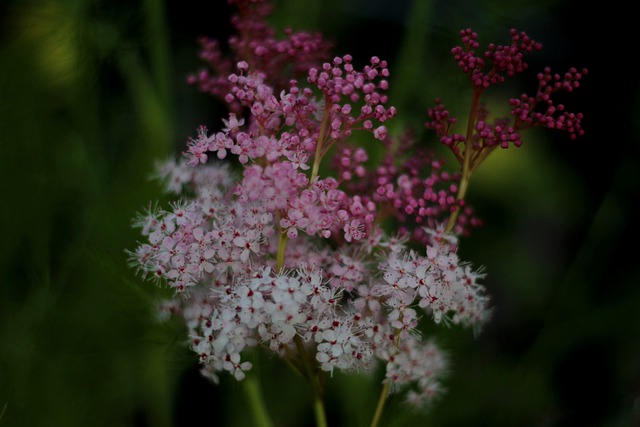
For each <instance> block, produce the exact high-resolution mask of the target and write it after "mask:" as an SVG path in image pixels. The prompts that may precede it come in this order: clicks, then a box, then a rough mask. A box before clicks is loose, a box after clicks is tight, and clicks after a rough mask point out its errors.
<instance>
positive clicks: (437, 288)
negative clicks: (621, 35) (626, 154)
mask: <svg viewBox="0 0 640 427" xmlns="http://www.w3.org/2000/svg"><path fill="white" fill-rule="evenodd" d="M233 3H235V4H236V5H237V6H238V8H239V10H240V11H241V12H242V13H240V14H239V15H238V16H236V17H235V18H234V24H235V25H236V27H237V28H238V29H242V31H241V34H242V37H244V38H242V37H240V36H238V37H240V38H238V37H234V38H232V39H231V40H230V41H229V44H230V46H231V47H233V48H234V52H235V53H234V54H235V55H236V58H235V59H237V61H236V63H235V68H234V69H231V67H230V65H229V61H230V60H229V59H228V58H223V57H222V55H221V53H220V51H219V49H218V45H217V44H216V43H213V42H210V41H207V42H206V43H205V45H204V50H203V56H205V57H206V58H207V61H208V62H209V63H210V65H211V66H212V69H213V70H214V71H218V72H220V71H223V72H224V74H222V75H218V74H216V75H215V76H212V75H210V74H208V73H201V74H199V77H198V78H197V79H196V80H197V81H198V82H199V83H200V86H201V88H202V89H203V90H205V91H207V92H209V93H212V94H214V95H216V96H218V98H219V99H220V100H221V101H223V102H224V103H226V105H227V107H228V109H229V113H228V116H227V117H225V118H224V119H222V126H220V130H219V131H218V132H209V130H208V129H207V128H206V127H204V126H202V127H200V128H199V129H198V130H197V136H196V137H195V138H190V139H189V140H188V141H187V144H186V150H185V151H184V158H182V159H180V160H170V161H168V162H166V163H164V164H162V165H161V166H160V168H159V174H160V176H161V178H162V180H163V181H164V182H165V184H166V189H167V191H169V192H170V193H172V194H174V195H175V197H176V200H177V201H175V202H174V203H172V204H171V205H170V207H169V208H166V209H162V208H157V207H156V208H153V209H150V210H149V211H148V212H146V213H145V214H144V215H141V216H140V217H139V218H138V220H137V223H136V225H137V226H138V227H139V228H140V229H141V233H142V235H143V236H144V238H145V241H144V242H142V243H141V244H140V245H139V246H138V248H137V249H136V250H135V251H132V252H131V260H132V264H133V265H135V266H136V267H137V268H138V269H139V270H140V271H141V272H142V273H143V274H144V275H147V276H149V277H153V278H155V279H156V280H157V281H159V282H161V283H164V284H166V285H168V286H169V287H170V288H172V289H173V290H174V291H175V296H174V298H173V299H172V300H170V301H167V302H166V303H165V304H164V306H163V309H164V310H165V312H166V313H170V314H172V315H174V316H178V317H180V318H181V319H183V321H184V322H185V324H186V326H187V328H188V331H189V340H190V346H191V348H192V349H193V350H194V351H195V353H196V354H197V355H198V357H199V359H200V361H201V363H202V371H203V373H204V374H205V375H206V376H208V377H210V378H212V379H213V380H215V381H217V380H218V378H219V375H220V373H222V372H228V373H229V374H231V375H233V376H234V377H235V378H237V379H238V380H242V379H243V378H244V377H245V375H246V372H247V371H248V370H250V369H251V367H252V366H251V363H250V362H248V361H246V360H245V359H244V355H243V352H244V351H245V350H246V349H248V348H252V347H262V348H264V349H265V350H267V351H270V352H273V353H275V354H278V355H279V356H281V357H282V358H286V359H287V360H288V362H289V363H290V364H291V365H292V366H294V367H295V368H296V369H297V370H299V371H300V372H301V373H303V375H305V376H306V377H307V379H309V380H310V381H311V382H312V383H313V382H314V378H316V377H317V376H320V375H322V373H323V372H333V371H334V370H336V369H340V370H345V371H358V372H363V371H367V370H369V369H371V368H372V367H373V366H375V364H376V362H381V363H382V365H383V366H384V367H385V384H386V387H387V388H386V389H385V390H389V388H388V387H389V386H390V385H394V387H393V390H401V389H405V388H410V391H409V392H408V393H407V399H408V401H410V402H412V403H414V404H416V405H423V404H425V403H428V402H430V401H431V400H432V399H433V397H434V396H436V395H437V394H438V392H439V391H440V390H441V389H442V386H441V383H440V379H441V376H442V374H443V373H444V372H445V371H446V369H447V362H446V357H445V356H444V354H443V353H442V351H441V350H440V349H439V348H438V346H437V344H436V343H435V342H434V341H433V340H431V339H428V338H427V337H423V336H422V333H421V332H420V329H419V324H420V323H421V322H422V321H424V320H425V319H431V321H433V322H435V323H436V324H448V325H457V324H459V325H463V326H468V327H474V328H478V327H481V326H482V325H483V324H484V323H485V322H486V321H487V319H488V318H489V313H490V310H489V301H488V298H487V296H486V295H485V288H484V287H483V285H482V284H481V281H482V279H483V277H484V274H483V273H482V272H481V271H479V270H475V269H473V268H472V266H471V265H470V264H469V263H467V262H464V261H462V260H460V259H459V257H458V255H457V247H458V236H460V235H467V234H468V232H469V229H470V228H472V227H476V226H479V225H480V224H481V221H480V220H479V219H478V218H476V217H475V215H474V213H473V210H472V209H471V207H470V206H468V205H467V204H466V203H465V200H464V193H465V191H466V188H467V185H468V179H469V177H470V173H471V172H472V171H473V169H475V167H477V164H478V163H477V162H479V161H480V160H481V159H482V158H484V157H486V151H485V149H486V148H492V147H494V146H496V145H500V146H503V147H506V146H508V145H509V143H513V144H515V145H518V144H519V141H520V136H519V134H518V133H517V132H518V130H520V129H523V128H526V127H530V126H534V125H538V124H543V125H546V126H547V127H555V128H559V129H564V130H567V131H569V132H570V133H572V134H579V133H580V132H579V128H580V126H579V121H580V119H581V116H579V115H566V113H565V115H561V116H560V117H557V118H551V117H552V116H553V115H554V113H557V112H559V111H560V112H561V111H562V110H563V109H562V108H561V106H554V104H553V103H552V102H551V100H550V95H551V94H552V93H554V92H556V91H559V90H571V89H573V88H576V87H578V82H579V80H580V78H581V76H582V74H584V73H578V72H576V71H571V72H569V73H568V74H567V75H565V76H564V78H560V77H558V76H551V75H550V74H549V72H548V71H545V73H543V74H541V76H540V77H539V81H540V88H539V93H538V95H536V96H534V97H527V96H522V97H521V98H520V99H519V100H518V101H512V106H513V114H514V116H516V124H515V125H514V126H513V127H510V126H509V125H508V124H507V122H505V121H501V120H497V121H496V122H495V124H494V125H488V124H487V122H486V117H487V115H488V112H486V110H484V109H483V108H481V106H480V104H479V103H478V102H477V98H478V97H479V94H480V93H481V91H482V90H483V89H485V88H486V87H488V85H490V84H494V83H499V82H501V81H503V80H504V78H505V76H506V77H509V76H512V75H513V74H515V73H517V72H520V71H522V70H523V69H524V68H526V63H525V62H524V61H523V54H524V53H528V52H530V51H532V50H535V49H539V48H540V46H539V44H538V43H536V42H534V41H533V40H531V39H530V38H529V37H528V36H527V35H526V34H524V33H519V32H516V31H512V44H511V46H507V47H504V46H495V45H491V46H490V47H489V49H488V50H487V52H486V53H485V54H484V56H483V57H476V55H475V53H474V49H475V48H477V47H478V46H477V42H476V38H477V35H475V33H473V32H471V31H470V30H464V31H463V32H462V36H463V43H464V48H462V47H459V48H456V49H454V50H453V54H454V56H455V58H456V60H457V61H458V63H459V65H460V67H461V68H462V69H463V71H464V72H466V73H468V74H469V75H470V76H471V83H472V86H473V87H474V88H475V91H474V101H473V103H472V105H473V106H474V108H475V110H473V113H472V119H471V120H470V127H469V129H468V135H467V137H464V136H462V135H458V134H454V133H451V129H450V128H451V126H452V125H453V124H455V122H456V121H455V119H454V118H452V117H450V115H449V112H448V111H446V110H445V109H444V107H443V106H442V104H441V103H439V102H438V103H437V105H436V107H435V108H432V109H431V110H429V116H430V117H431V119H432V121H431V122H429V123H427V125H426V126H427V127H429V128H432V129H434V130H435V131H436V134H437V135H438V136H439V138H440V140H441V141H442V142H443V143H444V144H446V145H447V146H449V147H450V148H451V149H452V151H453V152H454V154H455V155H456V157H457V158H458V160H459V161H460V165H461V169H460V170H459V171H455V172H449V171H447V170H446V169H445V168H444V166H445V164H444V161H442V160H441V159H437V158H436V157H435V156H434V155H433V154H432V153H430V152H426V151H425V150H423V149H421V148H420V147H415V144H414V143H415V141H413V140H412V139H411V138H410V137H406V136H401V137H396V136H394V135H391V134H390V133H389V132H388V130H387V127H386V126H385V123H386V122H387V121H388V120H391V119H393V117H394V116H395V115H396V109H395V108H394V107H393V106H390V105H388V97H387V95H386V94H385V93H386V91H387V89H388V87H389V83H388V78H389V74H390V72H389V68H388V64H387V63H386V61H384V60H381V59H379V58H377V57H373V58H371V59H370V61H369V62H368V63H367V65H365V66H364V67H356V66H355V65H354V60H353V58H352V57H351V56H350V55H343V56H336V57H334V59H333V60H332V61H330V62H324V63H317V64H316V63H313V62H314V61H315V60H316V59H318V58H319V56H321V54H322V53H324V52H326V51H327V50H328V46H327V45H325V44H323V42H322V40H321V39H320V38H319V37H312V36H309V35H307V34H298V33H294V32H292V31H290V30H288V31H287V32H286V33H285V36H286V39H285V40H283V41H278V40H275V39H274V34H275V33H274V32H273V31H272V30H270V29H269V28H268V27H267V26H266V24H265V23H264V22H263V19H264V17H265V16H266V14H267V12H268V8H267V4H266V3H265V2H264V1H256V0H236V1H234V2H233ZM250 10H257V11H259V13H257V14H255V15H252V14H251V13H249V12H248V11H250ZM303 53H304V54H303ZM316 54H317V55H316ZM238 56H239V58H237V57H238ZM287 61H293V62H294V65H295V66H294V67H292V68H291V69H290V70H291V71H292V72H293V74H292V75H290V76H289V77H288V80H287V81H286V83H285V82H284V81H283V72H284V70H283V64H284V63H285V62H287ZM487 63H490V64H493V68H492V69H491V71H489V72H486V73H484V71H483V70H484V67H485V65H486V64H487ZM302 69H306V76H304V77H302V78H297V77H296V74H298V73H299V72H300V71H301V70H302ZM192 80H193V79H192ZM196 80H193V81H194V82H195V81H196ZM541 102H543V103H546V105H547V111H546V112H544V113H535V112H534V107H535V105H537V104H538V103H541ZM357 131H362V132H363V133H364V135H365V136H367V133H368V139H369V141H370V142H369V143H366V144H363V145H361V146H354V145H353V144H352V143H351V139H352V138H351V137H352V135H353V132H357ZM374 151H375V152H377V153H381V154H382V156H381V158H382V160H381V161H380V163H378V164H376V165H371V164H370V158H371V157H372V156H371V154H372V153H373V152H374ZM379 157H380V156H379ZM230 158H235V159H236V160H237V161H236V162H231V161H229V160H230ZM327 158H328V159H330V163H329V164H330V165H331V166H332V167H330V168H329V169H328V170H326V171H325V170H324V169H322V168H321V164H322V163H323V162H322V161H323V159H327ZM470 159H471V161H470ZM326 163H327V162H325V166H326ZM232 164H233V165H235V166H236V167H235V168H232V166H231V165H232ZM389 224H391V227H390V226H389Z"/></svg>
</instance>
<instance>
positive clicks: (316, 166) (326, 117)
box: [309, 102, 331, 184]
mask: <svg viewBox="0 0 640 427" xmlns="http://www.w3.org/2000/svg"><path fill="white" fill-rule="evenodd" d="M330 111H331V105H330V104H329V103H328V102H327V103H326V104H325V106H324V112H323V113H322V124H321V125H320V131H319V133H318V142H316V154H315V156H314V158H313V168H312V169H311V178H309V184H311V183H313V180H314V179H316V176H318V171H319V170H320V161H321V160H322V144H323V143H324V138H325V134H326V132H327V123H328V122H329V112H330Z"/></svg>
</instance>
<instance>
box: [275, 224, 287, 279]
mask: <svg viewBox="0 0 640 427" xmlns="http://www.w3.org/2000/svg"><path fill="white" fill-rule="evenodd" d="M287 240H289V238H288V237H287V233H285V232H283V231H281V232H280V235H279V236H278V253H277V254H276V270H277V271H280V270H281V269H282V267H284V251H285V249H287Z"/></svg>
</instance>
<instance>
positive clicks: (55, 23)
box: [0, 0, 640, 427]
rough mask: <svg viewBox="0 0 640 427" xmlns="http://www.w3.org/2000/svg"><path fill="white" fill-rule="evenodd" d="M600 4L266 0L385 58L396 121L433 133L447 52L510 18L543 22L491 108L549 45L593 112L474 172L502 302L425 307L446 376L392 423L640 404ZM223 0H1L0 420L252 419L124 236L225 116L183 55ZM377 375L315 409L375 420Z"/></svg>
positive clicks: (275, 408)
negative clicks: (459, 321) (161, 174)
mask: <svg viewBox="0 0 640 427" xmlns="http://www.w3.org/2000/svg"><path fill="white" fill-rule="evenodd" d="M606 6H607V7H602V8H600V7H598V9H597V10H596V9H593V10H591V11H585V10H584V6H583V5H582V4H581V3H578V2H576V1H574V2H572V1H564V2H562V1H552V0H546V1H545V0H543V1H535V2H533V1H529V2H527V1H518V0H481V1H466V2H465V1H460V0H457V1H445V0H440V1H437V0H427V1H420V0H414V1H411V0H394V1H383V0H376V1H373V0H369V1H367V0H351V1H339V0H325V1H321V0H306V1H305V2H296V1H289V2H287V1H278V2H277V9H276V13H275V15H274V16H273V21H272V22H273V24H274V25H275V26H276V27H278V28H283V27H285V26H292V27H293V28H294V29H309V30H318V31H322V32H324V33H325V35H326V36H327V38H329V39H331V40H334V41H335V43H336V49H335V52H336V54H343V53H351V54H353V55H354V57H356V58H360V60H361V61H364V60H365V59H366V58H368V57H370V56H371V55H378V56H380V57H382V58H385V59H388V60H389V62H390V69H391V72H392V80H391V84H392V92H391V102H392V103H393V104H394V105H397V106H398V109H399V117H398V120H396V123H395V125H396V127H395V128H392V130H396V131H397V130H398V129H399V128H401V127H405V126H411V127H414V128H415V129H416V131H417V132H418V134H419V135H420V137H421V138H422V139H423V140H424V141H425V143H428V144H432V145H433V146H435V139H434V138H433V136H432V135H429V134H427V133H426V132H423V129H422V123H423V122H424V120H425V119H426V117H427V116H426V110H427V108H428V107H429V106H431V105H432V103H433V99H434V98H435V97H436V96H439V97H441V98H442V99H443V101H444V103H445V105H447V106H449V107H450V108H451V110H453V112H454V114H458V115H460V116H463V115H464V114H465V112H466V110H465V108H466V105H467V102H468V97H467V96H468V91H467V88H466V86H465V83H464V78H463V77H462V76H461V75H459V74H460V73H458V71H457V69H456V67H455V64H454V63H453V60H452V59H451V58H450V57H449V55H448V50H449V49H450V48H451V47H453V46H454V45H456V44H458V38H457V31H458V30H459V29H461V28H465V27H471V28H472V29H474V30H475V31H477V32H478V33H479V34H480V40H481V42H488V41H496V42H502V43H506V42H507V41H508V39H507V37H508V35H507V34H508V33H507V32H508V29H509V28H511V27H516V28H518V29H521V30H524V31H527V32H528V33H529V34H530V35H531V36H532V37H533V38H534V39H536V40H538V41H540V42H542V43H543V46H544V50H543V51H542V52H540V53H538V54H536V55H534V57H532V59H531V61H530V63H531V71H532V72H531V73H527V74H525V76H523V78H522V79H520V80H519V82H518V83H516V84H511V85H507V86H505V87H504V91H496V92H493V93H492V94H491V95H490V96H489V97H488V98H487V99H488V100H489V101H490V102H491V103H493V102H494V101H496V104H495V105H496V108H500V107H499V106H500V104H498V103H497V100H501V99H506V98H505V97H506V96H509V95H517V94H519V93H520V92H521V91H522V90H525V89H526V90H530V89H532V88H533V87H534V85H535V81H534V73H533V72H535V71H537V70H540V69H541V68H542V67H544V66H551V67H552V69H553V70H554V71H558V72H562V71H564V70H566V69H567V68H568V67H570V66H576V67H578V68H581V67H587V68H589V70H590V74H589V76H588V77H587V78H586V79H585V81H584V85H583V87H582V88H581V89H580V90H579V91H578V92H576V93H575V94H573V95H572V96H571V97H568V98H567V99H566V104H567V105H568V106H569V109H570V110H574V111H583V112H584V113H585V116H586V117H585V120H584V127H585V130H586V132H587V134H586V135H585V137H583V138H581V139H579V140H576V141H570V140H569V139H568V138H567V137H566V135H564V134H556V133H552V132H541V131H534V132H531V133H529V134H527V135H526V136H525V144H524V146H523V147H522V148H520V149H511V150H507V151H505V152H500V153H497V154H496V155H495V156H493V157H492V158H491V159H490V160H489V161H488V162H487V164H486V165H484V166H483V167H482V168H481V169H480V172H479V173H478V175H477V178H474V181H473V183H472V186H471V190H470V198H471V200H472V202H473V203H474V205H475V206H476V210H477V212H478V214H479V215H481V216H482V217H483V218H484V219H485V221H486V224H487V225H486V227H484V228H482V229H480V230H478V231H476V232H475V233H474V234H473V236H472V237H471V238H469V239H465V240H463V242H462V247H461V252H462V253H463V257H464V258H465V259H467V260H470V261H473V262H474V264H475V265H484V266H485V267H486V270H487V272H488V277H487V279H486V286H487V288H488V289H489V293H490V295H491V296H492V299H493V304H494V307H495V308H494V317H493V320H492V322H491V323H490V324H489V325H488V327H487V328H486V329H485V330H484V331H483V332H482V333H481V334H480V335H479V336H477V337H474V336H473V335H472V333H471V332H470V331H466V330H458V329H455V328H454V329H450V330H442V329H439V330H437V331H436V335H437V337H438V340H439V342H440V343H441V345H442V346H443V347H445V348H447V349H448V350H449V351H450V352H451V353H450V354H451V362H452V372H451V374H450V376H449V377H448V378H447V380H446V386H447V389H448V392H447V394H446V395H445V396H443V398H442V399H441V400H440V402H439V403H438V405H437V406H435V407H434V408H433V409H432V410H431V411H430V412H429V413H426V414H425V413H418V412H412V411H410V410H408V409H407V408H406V407H405V406H403V405H402V404H401V402H400V401H399V399H397V398H391V400H390V401H389V406H388V407H387V411H386V413H385V417H384V419H383V424H384V425H389V426H409V425H411V426H413V425H420V426H422V425H425V426H434V427H435V426H474V427H477V426H612V427H613V426H640V315H639V314H638V307H639V304H640V283H639V282H640V280H639V279H640V274H639V268H638V266H637V264H638V256H637V255H638V250H637V246H638V240H637V233H636V232H635V224H634V223H633V221H634V220H635V219H636V217H637V214H638V208H637V207H636V206H635V205H636V203H635V201H636V200H637V198H638V189H637V183H638V177H639V176H640V175H639V174H638V168H639V167H640V162H639V161H638V140H637V136H638V128H637V126H636V125H635V120H634V119H635V117H636V115H637V114H638V105H637V101H638V98H637V93H638V91H637V83H638V73H637V71H636V70H635V69H634V68H633V67H632V66H631V64H630V63H629V59H628V58H629V55H628V53H630V52H632V47H633V45H632V42H633V34H632V32H633V24H632V19H633V14H632V13H630V11H627V10H626V9H625V8H624V7H614V6H615V5H614V4H612V3H608V4H607V5H606ZM578 11H581V12H580V13H578ZM229 12H230V8H229V7H228V5H227V4H226V2H224V1H209V2H196V1H194V0H186V1H180V2H179V1H161V0H146V1H141V2H111V1H106V0H49V1H18V0H4V1H3V2H0V200H1V201H2V202H1V203H2V205H1V207H0V213H1V216H0V239H1V242H2V245H1V246H0V426H61V427H75V426H148V427H156V426H158V427H166V426H190V425H208V426H239V425H242V426H244V425H251V422H252V421H251V418H250V416H249V415H248V411H247V405H246V403H245V402H246V401H245V400H244V399H245V395H244V392H243V390H242V388H241V387H240V386H239V384H237V382H236V381H235V380H233V379H229V378H223V379H222V383H221V385H220V386H213V385H211V384H209V383H207V382H206V381H205V380H204V379H201V378H200V377H199V375H198V372H197V368H198V367H197V363H196V360H195V358H194V357H193V356H192V354H191V352H190V351H189V350H187V349H185V348H184V347H183V346H182V340H183V339H184V337H183V331H182V329H181V328H180V327H179V326H178V325H175V324H172V323H158V322H156V321H155V319H154V312H153V304H154V303H155V302H156V301H157V299H158V298H160V297H162V296H163V292H165V291H164V290H162V289H158V288H156V287H155V286H154V285H153V284H151V283H148V282H143V281H142V280H141V279H140V278H139V277H136V276H135V272H134V271H133V270H132V269H130V268H129V267H128V266H127V258H126V254H125V252H124V250H125V249H126V248H128V249H133V248H134V247H135V246H136V242H137V239H138V235H137V232H136V230H133V229H132V228H131V219H132V218H133V217H134V216H135V214H136V213H138V212H140V211H141V210H142V209H144V208H145V207H146V206H147V205H148V204H149V201H151V200H157V199H162V198H163V195H162V193H161V188H160V186H159V185H158V184H157V183H156V182H154V181H151V180H150V179H149V176H150V174H151V172H152V168H153V164H154V162H155V161H156V160H158V159H162V158H166V157H167V156H170V155H173V154H175V153H178V152H179V151H180V150H181V149H182V148H183V146H184V143H185V141H186V139H187V137H188V136H191V135H194V134H195V128H196V127H197V126H198V125H200V124H205V125H207V126H208V127H209V128H211V129H217V128H218V126H219V125H218V123H219V119H220V113H221V109H220V106H219V105H218V104H216V102H215V101H214V100H213V99H212V98H210V97H208V96H206V95H203V94H200V93H198V91H197V90H196V89H195V88H193V87H189V86H188V85H187V84H186V83H185V77H186V75H187V73H190V72H193V71H195V70H197V69H198V68H200V67H201V66H202V65H203V64H202V63H201V62H200V61H199V60H198V58H197V52H198V44H197V42H196V38H197V37H198V36H200V35H207V36H210V37H221V38H226V37H227V36H228V35H229V31H230V26H229V23H228V16H229ZM585 12H586V13H585ZM578 15H580V17H578ZM503 92H504V93H503ZM502 108H504V107H502ZM451 164H453V163H451ZM250 356H251V357H252V358H253V359H254V361H256V363H257V365H258V366H257V368H256V371H257V372H258V373H259V374H260V378H261V381H262V387H263V389H264V390H265V395H266V396H265V398H266V401H267V404H268V406H269V409H270V411H271V413H272V415H273V418H274V422H275V425H277V426H291V427H293V426H306V425H311V422H312V421H311V420H312V417H311V412H310V409H309V406H308V403H309V400H308V397H307V395H306V394H305V388H304V384H303V383H302V382H301V381H300V380H299V379H297V378H295V377H294V376H293V375H292V374H291V373H290V372H289V371H288V370H287V368H286V367H284V366H282V365H281V364H280V363H278V361H276V360H273V359H271V358H269V357H266V356H264V355H260V354H252V355H250ZM379 380H380V377H379V372H377V373H376V372H374V373H373V374H372V375H369V376H364V375H362V376H343V375H340V374H336V375H335V376H334V378H332V379H331V380H330V381H329V386H328V402H327V403H328V408H329V419H330V425H332V426H360V425H362V426H364V425H367V423H368V421H369V420H370V418H371V415H372V411H373V407H374V404H375V400H376V399H377V392H378V387H377V384H378V382H379ZM196 423H197V424H196Z"/></svg>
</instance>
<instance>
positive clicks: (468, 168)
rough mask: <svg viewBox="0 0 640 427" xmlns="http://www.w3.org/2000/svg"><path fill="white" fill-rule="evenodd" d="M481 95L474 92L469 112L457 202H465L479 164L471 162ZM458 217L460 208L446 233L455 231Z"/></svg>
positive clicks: (450, 219) (448, 224)
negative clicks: (474, 130) (473, 174)
mask: <svg viewBox="0 0 640 427" xmlns="http://www.w3.org/2000/svg"><path fill="white" fill-rule="evenodd" d="M481 94H482V91H481V90H475V91H473V100H472V101H471V111H470V112H469V120H468V121H467V135H466V140H465V143H464V157H463V161H462V172H461V177H460V185H459V186H458V194H457V195H456V201H457V202H460V201H462V200H464V198H465V196H466V194H467V189H468V188H469V181H471V175H472V173H473V171H474V169H475V168H476V166H477V163H475V162H474V163H472V162H471V156H472V155H473V141H472V140H471V139H472V138H473V129H474V124H475V122H476V117H477V115H478V107H479V106H480V95H481ZM458 215H460V206H457V207H456V209H455V210H454V211H453V212H451V216H450V217H449V221H448V222H447V226H446V228H445V233H448V232H450V231H451V230H453V227H455V225H456V221H457V220H458Z"/></svg>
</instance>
